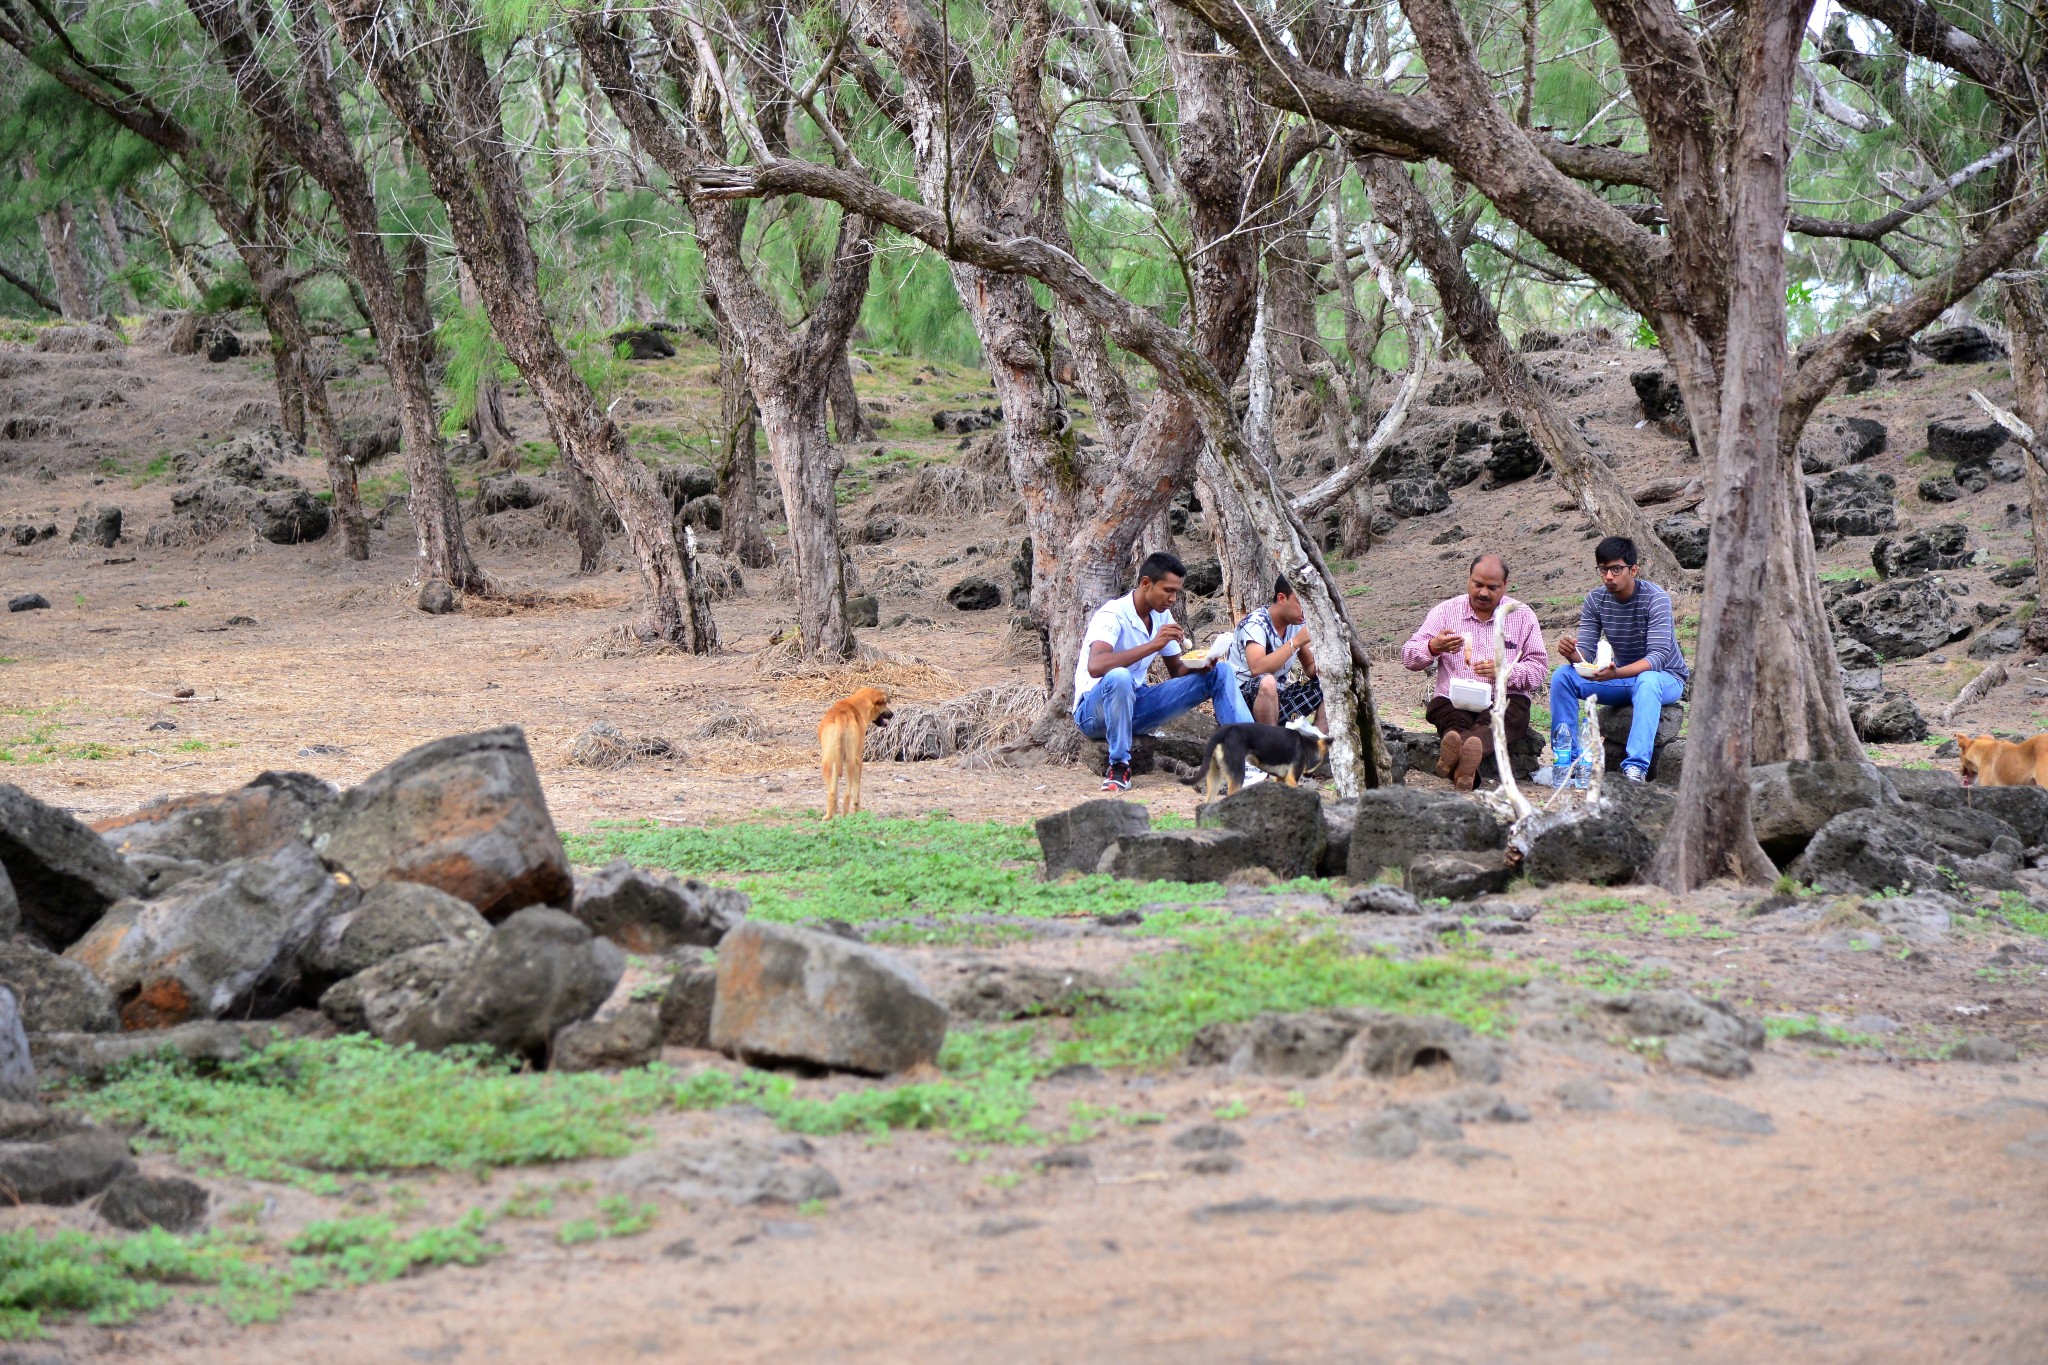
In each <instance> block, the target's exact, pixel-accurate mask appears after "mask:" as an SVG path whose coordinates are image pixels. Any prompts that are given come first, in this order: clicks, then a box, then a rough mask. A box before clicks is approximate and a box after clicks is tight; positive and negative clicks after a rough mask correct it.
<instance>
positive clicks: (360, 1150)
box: [65, 1035, 668, 1190]
mask: <svg viewBox="0 0 2048 1365" xmlns="http://www.w3.org/2000/svg"><path fill="white" fill-rule="evenodd" d="M667 1098H668V1086H667V1084H666V1082H665V1081H664V1080H662V1079H660V1078H657V1077H656V1076H654V1075H652V1074H650V1073H649V1072H646V1071H629V1072H624V1073H621V1074H619V1075H612V1076H607V1075H603V1074H599V1073H575V1074H549V1075H535V1074H533V1073H529V1072H522V1071H520V1070H518V1069H517V1068H516V1067H515V1065H514V1064H513V1063H511V1062H508V1061H506V1060H505V1059H503V1058H500V1057H497V1056H495V1055H493V1054H491V1053H489V1052H486V1051H484V1050H481V1049H461V1050H450V1051H448V1052H442V1053H429V1052H418V1051H415V1050H413V1049H412V1048H410V1047H392V1046H390V1045H388V1044H385V1043H381V1042H378V1041H377V1040H375V1039H372V1038H366V1037H362V1036H360V1035H355V1036H350V1037H343V1038H328V1039H308V1038H300V1039H288V1040H284V1041H281V1042H277V1043H273V1044H271V1045H270V1046H269V1047H267V1048H265V1049H263V1050H262V1051H260V1052H257V1053H253V1054H251V1055H249V1056H247V1057H244V1058H240V1059H238V1060H235V1061H232V1062H224V1063H219V1064H217V1065H211V1066H207V1067H201V1066H199V1065H196V1064H194V1063H191V1062H187V1061H184V1060H180V1059H147V1060H143V1061H139V1062H137V1063H134V1064H132V1065H130V1066H129V1067H127V1068H125V1069H124V1070H122V1071H121V1072H119V1073H117V1074H116V1075H115V1076H114V1077H113V1079H111V1080H110V1081H109V1082H108V1083H107V1084H106V1085H105V1086H103V1087H101V1088H100V1089H97V1090H88V1091H82V1092H80V1093H78V1094H76V1095H73V1096H71V1097H69V1098H68V1099H67V1100H66V1101H65V1103H67V1104H68V1105H70V1106H71V1107H74V1108H77V1109H81V1110H83V1111H85V1112H86V1113H88V1114H90V1115H92V1116H93V1117H94V1118H96V1119H99V1120H100V1121H102V1122H108V1123H121V1124H139V1125H141V1126H142V1127H143V1130H144V1133H145V1134H146V1140H147V1141H149V1142H150V1143H151V1144H153V1145H156V1146H158V1147H161V1148H164V1149H166V1150H169V1151H170V1152H172V1153H174V1154H175V1155H176V1156H177V1157H178V1159H179V1160H181V1161H184V1162H186V1163H188V1164H192V1165H197V1166H211V1167H214V1168H217V1169H220V1170H225V1171H230V1172H232V1173H234V1174H236V1175H243V1176H250V1177H254V1178H256V1179H261V1180H279V1181H286V1182H289V1183H293V1184H300V1185H306V1186H309V1187H311V1188H313V1189H316V1190H333V1189H336V1188H338V1187H339V1179H338V1177H340V1176H342V1175H345V1174H351V1173H359V1172H369V1171H403V1170H421V1169H433V1168H439V1169H446V1170H483V1169H486V1168H489V1167H493V1166H523V1165H530V1164H534V1163H537V1162H549V1161H567V1160H573V1159H575V1158H578V1157H586V1156H616V1155H619V1154H622V1153H624V1152H626V1151H628V1150H629V1149H630V1148H631V1147H632V1145H633V1140H634V1136H635V1134H636V1132H637V1121H638V1120H639V1119H641V1118H643V1117H645V1116H646V1115H647V1114H650V1113H652V1112H654V1111H655V1110H657V1109H659V1108H661V1107H662V1106H663V1105H664V1104H665V1103H666V1101H667Z"/></svg>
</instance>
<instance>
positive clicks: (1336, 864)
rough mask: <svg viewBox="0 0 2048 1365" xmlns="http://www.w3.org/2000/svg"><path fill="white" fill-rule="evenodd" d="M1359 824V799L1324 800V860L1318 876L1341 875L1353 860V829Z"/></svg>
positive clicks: (1317, 871)
mask: <svg viewBox="0 0 2048 1365" xmlns="http://www.w3.org/2000/svg"><path fill="white" fill-rule="evenodd" d="M1357 824H1358V801H1357V799H1356V798H1355V797H1349V796H1346V797H1340V798H1338V799H1337V800H1334V801H1325V802H1323V860H1322V862H1321V863H1319V864H1318V865H1317V867H1316V873H1317V875H1318V876H1323V877H1341V876H1343V875H1344V869H1345V868H1346V867H1347V866H1348V865H1349V864H1350V862H1351V831H1352V829H1353V827H1354V826H1356V825H1357Z"/></svg>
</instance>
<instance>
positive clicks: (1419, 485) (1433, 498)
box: [1387, 476, 1451, 518]
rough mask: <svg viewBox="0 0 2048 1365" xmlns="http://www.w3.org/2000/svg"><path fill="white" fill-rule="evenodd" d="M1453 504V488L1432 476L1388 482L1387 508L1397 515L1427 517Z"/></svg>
mask: <svg viewBox="0 0 2048 1365" xmlns="http://www.w3.org/2000/svg"><path fill="white" fill-rule="evenodd" d="M1450 505H1451V490H1450V489H1448V488H1446V487H1444V484H1443V480H1441V479H1438V478H1435V477H1431V476H1419V477H1416V478H1407V479H1394V480H1391V481H1390V482H1389V483H1388V484H1387V510H1388V511H1389V512H1392V513H1393V514H1394V515H1395V516H1397V517H1402V518H1408V517H1426V516H1429V515H1430V514H1432V513H1435V512H1441V511H1443V510H1444V509H1445V508H1447V507H1449V506H1450Z"/></svg>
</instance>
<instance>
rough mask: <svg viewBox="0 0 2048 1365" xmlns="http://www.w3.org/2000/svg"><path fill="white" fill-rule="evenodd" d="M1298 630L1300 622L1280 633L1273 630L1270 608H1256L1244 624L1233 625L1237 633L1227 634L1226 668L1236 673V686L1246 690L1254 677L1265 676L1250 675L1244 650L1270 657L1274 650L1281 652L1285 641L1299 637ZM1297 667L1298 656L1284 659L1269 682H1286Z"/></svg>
mask: <svg viewBox="0 0 2048 1365" xmlns="http://www.w3.org/2000/svg"><path fill="white" fill-rule="evenodd" d="M1301 629H1302V628H1301V623H1300V622H1296V623H1295V624H1293V625H1291V626H1289V627H1288V628H1287V629H1286V630H1284V631H1283V630H1281V629H1280V628H1279V627H1278V626H1275V625H1274V624H1273V609H1272V608H1271V607H1270V606H1267V607H1259V608H1257V609H1256V610H1254V611H1252V612H1250V613H1249V614H1247V615H1246V616H1245V618H1244V620H1242V621H1239V622H1238V623H1237V629H1236V630H1233V631H1232V632H1231V633H1230V666H1231V667H1232V668H1233V669H1235V670H1237V685H1238V686H1239V687H1240V688H1243V687H1245V686H1248V685H1249V684H1250V683H1251V681H1252V679H1253V678H1254V677H1264V676H1266V675H1264V674H1254V673H1253V672H1252V662H1251V657H1250V656H1249V655H1247V654H1246V653H1245V649H1244V647H1245V646H1246V645H1257V646H1258V647H1259V648H1260V649H1263V650H1265V651H1266V653H1268V654H1271V653H1272V652H1273V651H1274V650H1276V649H1280V648H1283V647H1284V646H1285V645H1286V644H1287V642H1288V641H1289V640H1292V639H1293V638H1294V637H1295V636H1297V635H1299V634H1301ZM1300 666H1301V655H1300V654H1299V653H1298V652H1297V653H1296V654H1295V655H1294V656H1293V657H1291V658H1289V659H1288V661H1287V665H1286V667H1284V668H1282V669H1280V670H1279V671H1278V672H1276V673H1274V674H1273V675H1272V678H1273V681H1274V682H1275V683H1276V684H1278V683H1283V682H1285V681H1287V675H1288V674H1290V673H1292V672H1294V670H1295V669H1296V668H1298V667H1300Z"/></svg>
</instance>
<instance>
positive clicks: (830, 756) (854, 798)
mask: <svg viewBox="0 0 2048 1365" xmlns="http://www.w3.org/2000/svg"><path fill="white" fill-rule="evenodd" d="M889 716H890V711H889V694H888V693H887V692H884V691H883V690H882V689H881V688H879V687H863V688H861V689H859V690H858V691H856V692H855V693H854V694H853V695H852V696H850V697H848V698H847V699H846V700H844V701H835V702H833V703H832V709H831V710H829V711H827V712H826V713H825V719H823V720H821V721H819V722H818V766H819V767H820V768H821V769H823V771H824V774H825V818H826V819H827V820H830V819H831V818H832V817H833V816H835V815H850V814H852V813H853V812H854V811H857V810H859V809H860V754H861V749H862V748H863V747H864V746H865V745H866V743H867V738H868V727H869V726H870V725H874V726H882V725H887V724H888V723H889ZM842 776H844V777H845V778H846V801H845V803H844V804H841V803H840V800H839V779H840V778H841V777H842Z"/></svg>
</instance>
